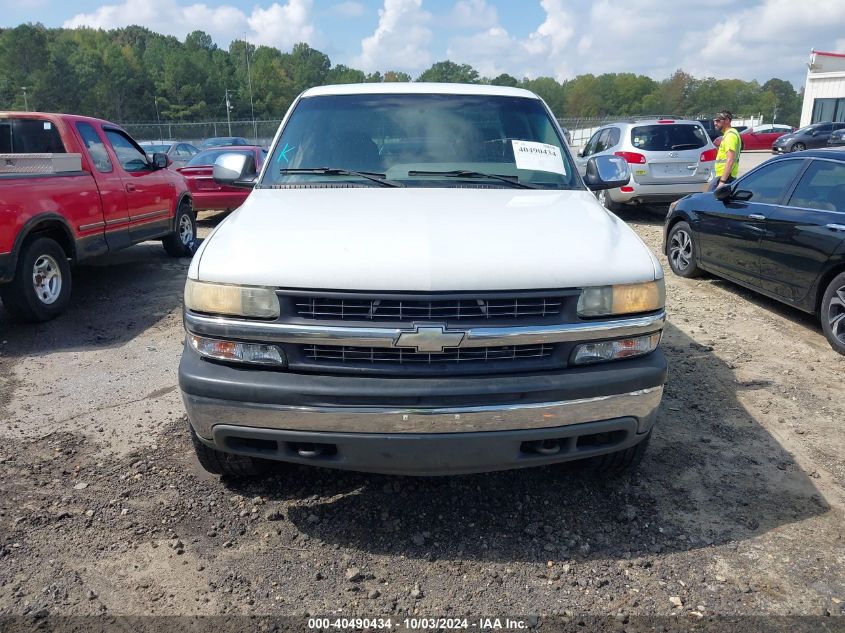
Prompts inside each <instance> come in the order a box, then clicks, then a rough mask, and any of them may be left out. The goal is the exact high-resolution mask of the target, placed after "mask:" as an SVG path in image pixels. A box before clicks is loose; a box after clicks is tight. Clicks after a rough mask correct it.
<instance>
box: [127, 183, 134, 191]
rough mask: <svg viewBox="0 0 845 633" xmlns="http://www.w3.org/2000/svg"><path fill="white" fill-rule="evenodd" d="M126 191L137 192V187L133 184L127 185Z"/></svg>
mask: <svg viewBox="0 0 845 633" xmlns="http://www.w3.org/2000/svg"><path fill="white" fill-rule="evenodd" d="M126 191H135V185H133V184H131V183H130V184H128V185H126Z"/></svg>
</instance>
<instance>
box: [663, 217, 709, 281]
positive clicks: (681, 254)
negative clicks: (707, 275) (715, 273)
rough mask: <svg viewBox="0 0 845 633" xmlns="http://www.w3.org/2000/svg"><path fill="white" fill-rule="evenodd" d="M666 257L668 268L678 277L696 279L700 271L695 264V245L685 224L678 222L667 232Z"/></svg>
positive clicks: (688, 227)
mask: <svg viewBox="0 0 845 633" xmlns="http://www.w3.org/2000/svg"><path fill="white" fill-rule="evenodd" d="M667 241H668V248H667V251H668V252H667V255H668V256H669V268H671V269H672V272H673V273H675V274H676V275H679V276H680V277H687V278H690V277H697V276H699V275H700V274H701V269H700V268H699V267H698V264H697V263H696V261H695V260H696V254H695V243H694V242H693V240H692V229H690V225H689V224H687V223H686V222H678V223H677V224H676V225H675V226H673V227H672V230H671V231H670V232H669V239H668V240H667Z"/></svg>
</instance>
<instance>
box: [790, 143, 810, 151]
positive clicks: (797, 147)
mask: <svg viewBox="0 0 845 633" xmlns="http://www.w3.org/2000/svg"><path fill="white" fill-rule="evenodd" d="M805 149H807V146H806V145H804V143H796V144H795V145H793V146H792V151H793V152H803V151H804V150H805Z"/></svg>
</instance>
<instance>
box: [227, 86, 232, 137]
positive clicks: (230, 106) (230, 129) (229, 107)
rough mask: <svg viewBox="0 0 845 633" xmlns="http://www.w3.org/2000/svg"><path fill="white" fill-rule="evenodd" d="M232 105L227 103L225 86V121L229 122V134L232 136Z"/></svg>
mask: <svg viewBox="0 0 845 633" xmlns="http://www.w3.org/2000/svg"><path fill="white" fill-rule="evenodd" d="M231 111H232V105H231V104H230V103H229V89H228V88H226V123H228V124H229V136H232V117H231V114H230V113H231Z"/></svg>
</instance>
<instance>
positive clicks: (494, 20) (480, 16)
mask: <svg viewBox="0 0 845 633" xmlns="http://www.w3.org/2000/svg"><path fill="white" fill-rule="evenodd" d="M448 23H449V26H451V27H453V28H465V29H489V28H492V27H494V26H496V25H498V24H499V12H498V11H496V7H492V6H490V5H489V4H487V2H486V0H459V1H458V2H457V3H455V6H454V7H453V8H452V12H451V13H450V14H449V20H448Z"/></svg>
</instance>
